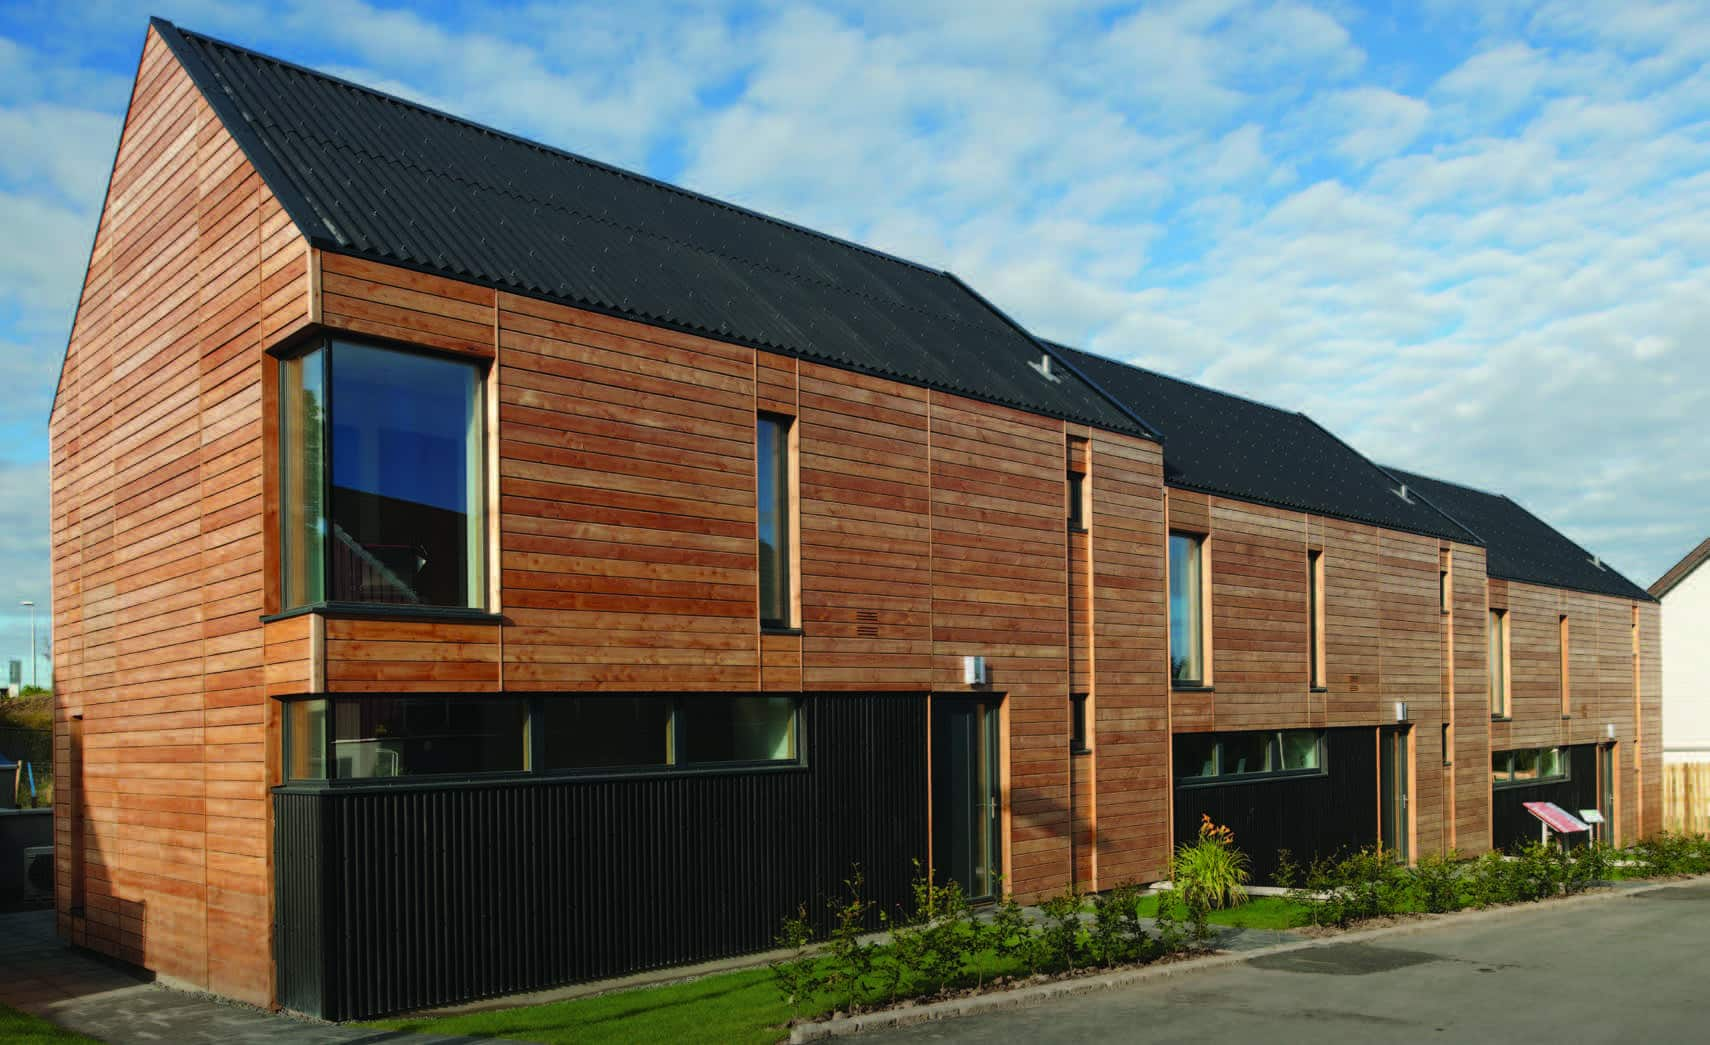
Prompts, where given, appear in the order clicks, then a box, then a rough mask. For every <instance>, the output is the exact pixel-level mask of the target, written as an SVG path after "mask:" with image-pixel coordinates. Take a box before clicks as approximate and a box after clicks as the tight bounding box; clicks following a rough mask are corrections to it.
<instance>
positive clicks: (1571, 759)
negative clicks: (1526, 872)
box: [1490, 744, 1597, 849]
mask: <svg viewBox="0 0 1710 1045" xmlns="http://www.w3.org/2000/svg"><path fill="white" fill-rule="evenodd" d="M1564 753H1565V754H1566V755H1567V760H1568V775H1567V776H1566V777H1565V778H1564V779H1561V780H1550V781H1546V782H1545V783H1542V784H1521V785H1519V786H1509V787H1497V788H1492V789H1491V793H1490V844H1491V845H1492V847H1494V848H1496V849H1512V848H1514V847H1515V846H1517V845H1524V844H1525V843H1527V842H1536V841H1538V839H1539V837H1540V834H1539V832H1540V830H1541V829H1540V827H1539V823H1538V818H1537V817H1535V816H1533V815H1532V814H1531V813H1528V812H1527V811H1526V803H1527V802H1554V803H1555V804H1556V805H1559V806H1561V807H1562V808H1563V809H1565V810H1567V811H1568V812H1570V813H1572V814H1574V815H1575V816H1578V815H1579V811H1580V810H1581V809H1596V808H1597V745H1596V744H1575V745H1574V746H1572V747H1569V748H1565V749H1564ZM1566 837H1567V839H1568V841H1569V843H1571V844H1583V843H1585V842H1587V841H1590V836H1588V835H1585V834H1574V835H1568V836H1566Z"/></svg>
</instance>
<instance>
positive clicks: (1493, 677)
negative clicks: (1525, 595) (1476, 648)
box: [1489, 610, 1509, 718]
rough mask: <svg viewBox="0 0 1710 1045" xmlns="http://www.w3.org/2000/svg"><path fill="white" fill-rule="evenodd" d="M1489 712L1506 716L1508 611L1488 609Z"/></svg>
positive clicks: (1497, 716)
mask: <svg viewBox="0 0 1710 1045" xmlns="http://www.w3.org/2000/svg"><path fill="white" fill-rule="evenodd" d="M1489 659H1490V714H1491V717H1493V718H1507V717H1508V693H1509V690H1508V611H1507V610H1491V611H1490V654H1489Z"/></svg>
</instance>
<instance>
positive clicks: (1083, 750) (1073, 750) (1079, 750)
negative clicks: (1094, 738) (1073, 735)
mask: <svg viewBox="0 0 1710 1045" xmlns="http://www.w3.org/2000/svg"><path fill="white" fill-rule="evenodd" d="M1069 754H1071V755H1090V754H1092V748H1090V747H1075V746H1074V745H1073V744H1070V745H1069Z"/></svg>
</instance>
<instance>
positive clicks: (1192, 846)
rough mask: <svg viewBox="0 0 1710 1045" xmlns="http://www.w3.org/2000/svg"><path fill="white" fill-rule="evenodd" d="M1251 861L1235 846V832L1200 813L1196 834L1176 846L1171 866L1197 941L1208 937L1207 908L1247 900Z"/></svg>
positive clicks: (1214, 908)
mask: <svg viewBox="0 0 1710 1045" xmlns="http://www.w3.org/2000/svg"><path fill="white" fill-rule="evenodd" d="M1250 865H1251V861H1249V860H1248V858H1247V854H1246V853H1243V852H1242V851H1241V850H1240V849H1238V848H1236V846H1235V832H1233V831H1231V830H1230V829H1229V828H1228V827H1226V826H1222V825H1219V824H1216V823H1213V822H1212V819H1211V817H1210V816H1209V815H1207V814H1204V813H1201V814H1200V817H1199V836H1198V837H1197V838H1195V839H1194V840H1193V841H1191V842H1184V843H1182V844H1181V845H1180V846H1179V847H1178V848H1177V849H1176V855H1175V859H1174V861H1172V866H1171V869H1170V870H1171V876H1172V877H1173V878H1174V879H1175V883H1174V884H1175V891H1176V895H1177V896H1180V897H1181V899H1182V905H1183V906H1184V907H1186V908H1187V912H1188V919H1189V921H1190V922H1191V923H1192V924H1193V929H1194V936H1195V938H1196V939H1197V940H1198V941H1200V942H1204V941H1205V940H1207V939H1210V935H1211V930H1210V928H1209V926H1208V925H1207V923H1206V915H1207V914H1208V913H1209V912H1211V911H1214V910H1222V909H1223V908H1225V907H1235V906H1238V905H1240V904H1243V903H1245V902H1246V901H1247V878H1248V873H1249V872H1248V868H1249V867H1250Z"/></svg>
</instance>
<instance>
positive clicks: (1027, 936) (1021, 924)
mask: <svg viewBox="0 0 1710 1045" xmlns="http://www.w3.org/2000/svg"><path fill="white" fill-rule="evenodd" d="M988 924H989V925H990V927H991V934H990V939H991V941H992V947H993V949H994V950H995V951H997V953H998V957H999V958H1000V959H1007V960H1010V961H1013V962H1015V963H1016V964H1017V965H1023V966H1026V967H1027V974H1028V975H1029V976H1032V975H1033V974H1034V973H1036V972H1038V971H1039V957H1040V948H1039V946H1038V937H1039V933H1038V931H1037V930H1035V929H1034V928H1033V925H1032V924H1031V923H1030V922H1028V920H1027V913H1026V912H1025V911H1024V910H1022V907H1021V903H1020V902H1019V901H1017V900H1016V898H1015V896H1014V895H1013V894H1011V893H1008V892H1005V893H1004V896H1003V899H1001V900H999V901H998V902H997V906H996V908H995V909H994V910H993V911H992V917H991V921H990V922H989V923H988Z"/></svg>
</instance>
